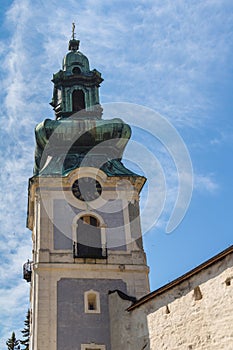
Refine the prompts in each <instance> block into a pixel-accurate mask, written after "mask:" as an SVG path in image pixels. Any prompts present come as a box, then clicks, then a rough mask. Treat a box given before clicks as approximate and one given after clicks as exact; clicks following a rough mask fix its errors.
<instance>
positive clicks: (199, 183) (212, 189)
mask: <svg viewBox="0 0 233 350" xmlns="http://www.w3.org/2000/svg"><path fill="white" fill-rule="evenodd" d="M194 188H195V189H196V190H197V191H199V192H201V193H204V194H206V193H210V194H215V193H216V192H217V191H218V190H219V189H220V186H219V184H218V182H217V181H216V179H215V178H214V176H213V174H208V175H201V174H196V175H195V176H194Z"/></svg>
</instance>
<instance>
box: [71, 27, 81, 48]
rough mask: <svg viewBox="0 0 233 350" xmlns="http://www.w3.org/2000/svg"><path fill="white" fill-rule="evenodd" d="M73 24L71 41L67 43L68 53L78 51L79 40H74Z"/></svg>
mask: <svg viewBox="0 0 233 350" xmlns="http://www.w3.org/2000/svg"><path fill="white" fill-rule="evenodd" d="M75 35H76V33H75V23H74V22H73V23H72V37H71V40H70V41H69V50H70V51H78V49H79V42H80V41H79V40H76V39H75Z"/></svg>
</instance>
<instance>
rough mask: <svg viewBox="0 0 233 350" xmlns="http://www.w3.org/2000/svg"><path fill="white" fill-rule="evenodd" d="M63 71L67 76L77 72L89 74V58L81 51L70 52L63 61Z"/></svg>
mask: <svg viewBox="0 0 233 350" xmlns="http://www.w3.org/2000/svg"><path fill="white" fill-rule="evenodd" d="M77 68H78V69H79V70H80V71H79V70H78V69H77ZM62 69H63V71H64V72H65V74H66V75H72V74H74V73H75V72H80V73H88V72H89V71H90V66H89V61H88V58H87V57H86V56H85V55H84V54H83V53H82V52H80V51H71V52H68V53H67V54H66V55H65V57H64V59H63V66H62Z"/></svg>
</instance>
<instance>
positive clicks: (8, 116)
mask: <svg viewBox="0 0 233 350" xmlns="http://www.w3.org/2000/svg"><path fill="white" fill-rule="evenodd" d="M207 17H208V21H207V20H206V18H207ZM4 20H5V18H2V22H4ZM73 20H75V22H76V24H77V28H76V32H77V35H78V37H79V38H80V39H81V47H80V49H81V51H82V52H83V53H84V54H86V55H87V56H88V57H89V58H90V61H91V67H92V68H97V69H98V70H100V71H101V72H102V73H103V77H104V78H105V82H104V83H103V84H102V85H103V87H102V88H101V96H102V101H103V102H112V101H122V100H127V101H130V102H134V103H139V104H144V105H147V106H150V107H152V108H154V109H156V110H158V111H159V112H161V113H162V114H165V115H166V116H168V117H169V118H170V120H172V121H174V123H176V125H182V126H184V125H185V126H192V127H193V126H195V127H196V126H199V125H202V124H203V123H204V122H205V119H206V118H207V117H206V115H207V111H209V110H211V109H213V108H214V105H215V102H214V101H213V100H211V98H210V96H208V95H207V94H206V92H205V88H206V87H207V86H208V84H217V83H219V81H220V79H221V77H222V74H224V72H225V62H226V61H227V60H228V61H230V59H231V56H230V51H229V49H230V45H229V44H228V43H229V39H230V37H229V32H230V25H231V22H232V15H231V14H230V12H229V11H227V6H226V7H225V6H224V5H223V3H222V2H220V1H213V0H211V1H210V0H209V1H208V0H207V1H205V2H196V3H192V4H189V3H188V2H186V1H181V0H179V1H168V0H157V1H153V0H136V1H134V2H125V1H119V0H118V1H111V2H109V1H108V0H101V1H100V0H98V1H97V0H87V1H82V0H80V1H75V0H67V1H66V2H64V3H63V2H59V4H58V2H57V1H55V0H50V1H45V0H43V1H39V0H35V1H33V2H31V1H29V0H15V1H14V2H12V6H11V8H10V9H9V11H8V14H7V18H6V21H7V23H6V25H7V27H8V30H9V36H8V37H7V38H6V40H5V41H4V39H2V41H1V43H0V54H1V68H2V72H1V78H2V81H1V84H2V91H4V94H3V93H2V94H1V95H0V98H1V100H4V104H3V105H2V109H1V111H2V115H1V126H2V131H1V140H2V143H3V146H2V147H1V155H0V159H1V167H2V172H1V183H2V191H1V193H0V194H1V201H0V208H1V210H2V212H3V213H4V217H3V218H2V220H3V223H2V230H1V238H0V243H1V254H2V255H1V260H2V261H3V264H2V266H1V268H0V271H1V288H2V286H3V289H0V296H1V297H2V300H3V301H4V300H6V298H7V300H8V297H9V296H11V297H10V303H11V304H10V305H9V306H10V307H8V308H7V309H6V308H5V306H4V315H3V317H4V318H6V319H7V320H8V321H7V322H6V325H4V328H2V329H1V330H0V338H1V339H2V338H3V337H4V338H5V334H9V332H10V331H11V330H13V329H11V327H13V326H14V325H15V324H16V323H15V322H18V323H19V321H20V320H22V319H23V318H24V314H25V313H26V309H27V300H28V295H27V292H28V290H27V287H26V284H25V285H22V284H21V283H20V282H19V283H16V286H15V288H14V286H13V283H14V281H16V280H17V281H18V279H19V278H20V277H19V276H20V269H21V265H22V263H23V262H24V260H26V259H27V258H28V255H29V254H30V249H31V247H30V234H29V232H28V231H27V230H26V229H25V221H26V206H27V179H28V177H30V176H31V175H32V167H33V152H34V150H33V148H34V133H33V129H34V126H35V124H36V123H38V122H40V121H42V120H43V119H45V118H47V117H52V115H53V113H52V109H51V108H50V107H49V106H48V103H49V102H50V98H51V96H52V84H51V82H50V79H51V78H52V73H54V72H56V71H58V70H59V69H60V67H61V61H62V58H63V56H64V54H65V52H66V50H67V44H68V39H69V38H70V35H71V22H72V21H73ZM219 53H221V54H219ZM3 55H5V57H3ZM213 69H214V70H215V74H214V75H213V74H212V71H213ZM122 117H123V116H122ZM165 162H166V161H165ZM165 166H167V164H165ZM168 169H169V171H168V173H169V172H170V176H169V175H168V178H167V181H168V184H169V191H168V196H169V198H170V199H171V200H168V203H167V207H166V208H165V212H166V213H167V212H168V211H169V209H170V206H171V204H170V203H173V202H172V201H173V200H174V198H175V194H174V188H175V186H176V185H177V184H176V183H174V177H173V175H174V173H175V170H174V169H171V168H170V167H168ZM170 170H171V171H170ZM195 186H196V189H197V190H199V191H207V192H208V193H215V192H216V190H217V189H218V184H217V183H216V181H215V180H214V177H213V176H212V175H208V176H206V175H196V177H195ZM154 196H155V198H156V194H155V195H154ZM161 222H162V219H161ZM6 271H9V276H10V277H9V276H7V273H6ZM6 279H7V281H8V279H9V286H10V287H9V289H6V288H5V287H4V283H6V282H5V281H6ZM1 310H2V309H1ZM20 317H21V318H20ZM1 319H2V313H1ZM11 322H13V323H11ZM19 328H20V326H19ZM0 346H2V347H4V346H5V344H4V341H2V343H0Z"/></svg>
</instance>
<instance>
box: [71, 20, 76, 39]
mask: <svg viewBox="0 0 233 350" xmlns="http://www.w3.org/2000/svg"><path fill="white" fill-rule="evenodd" d="M74 31H75V23H74V22H73V23H72V40H75V35H76V33H75V32H74Z"/></svg>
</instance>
